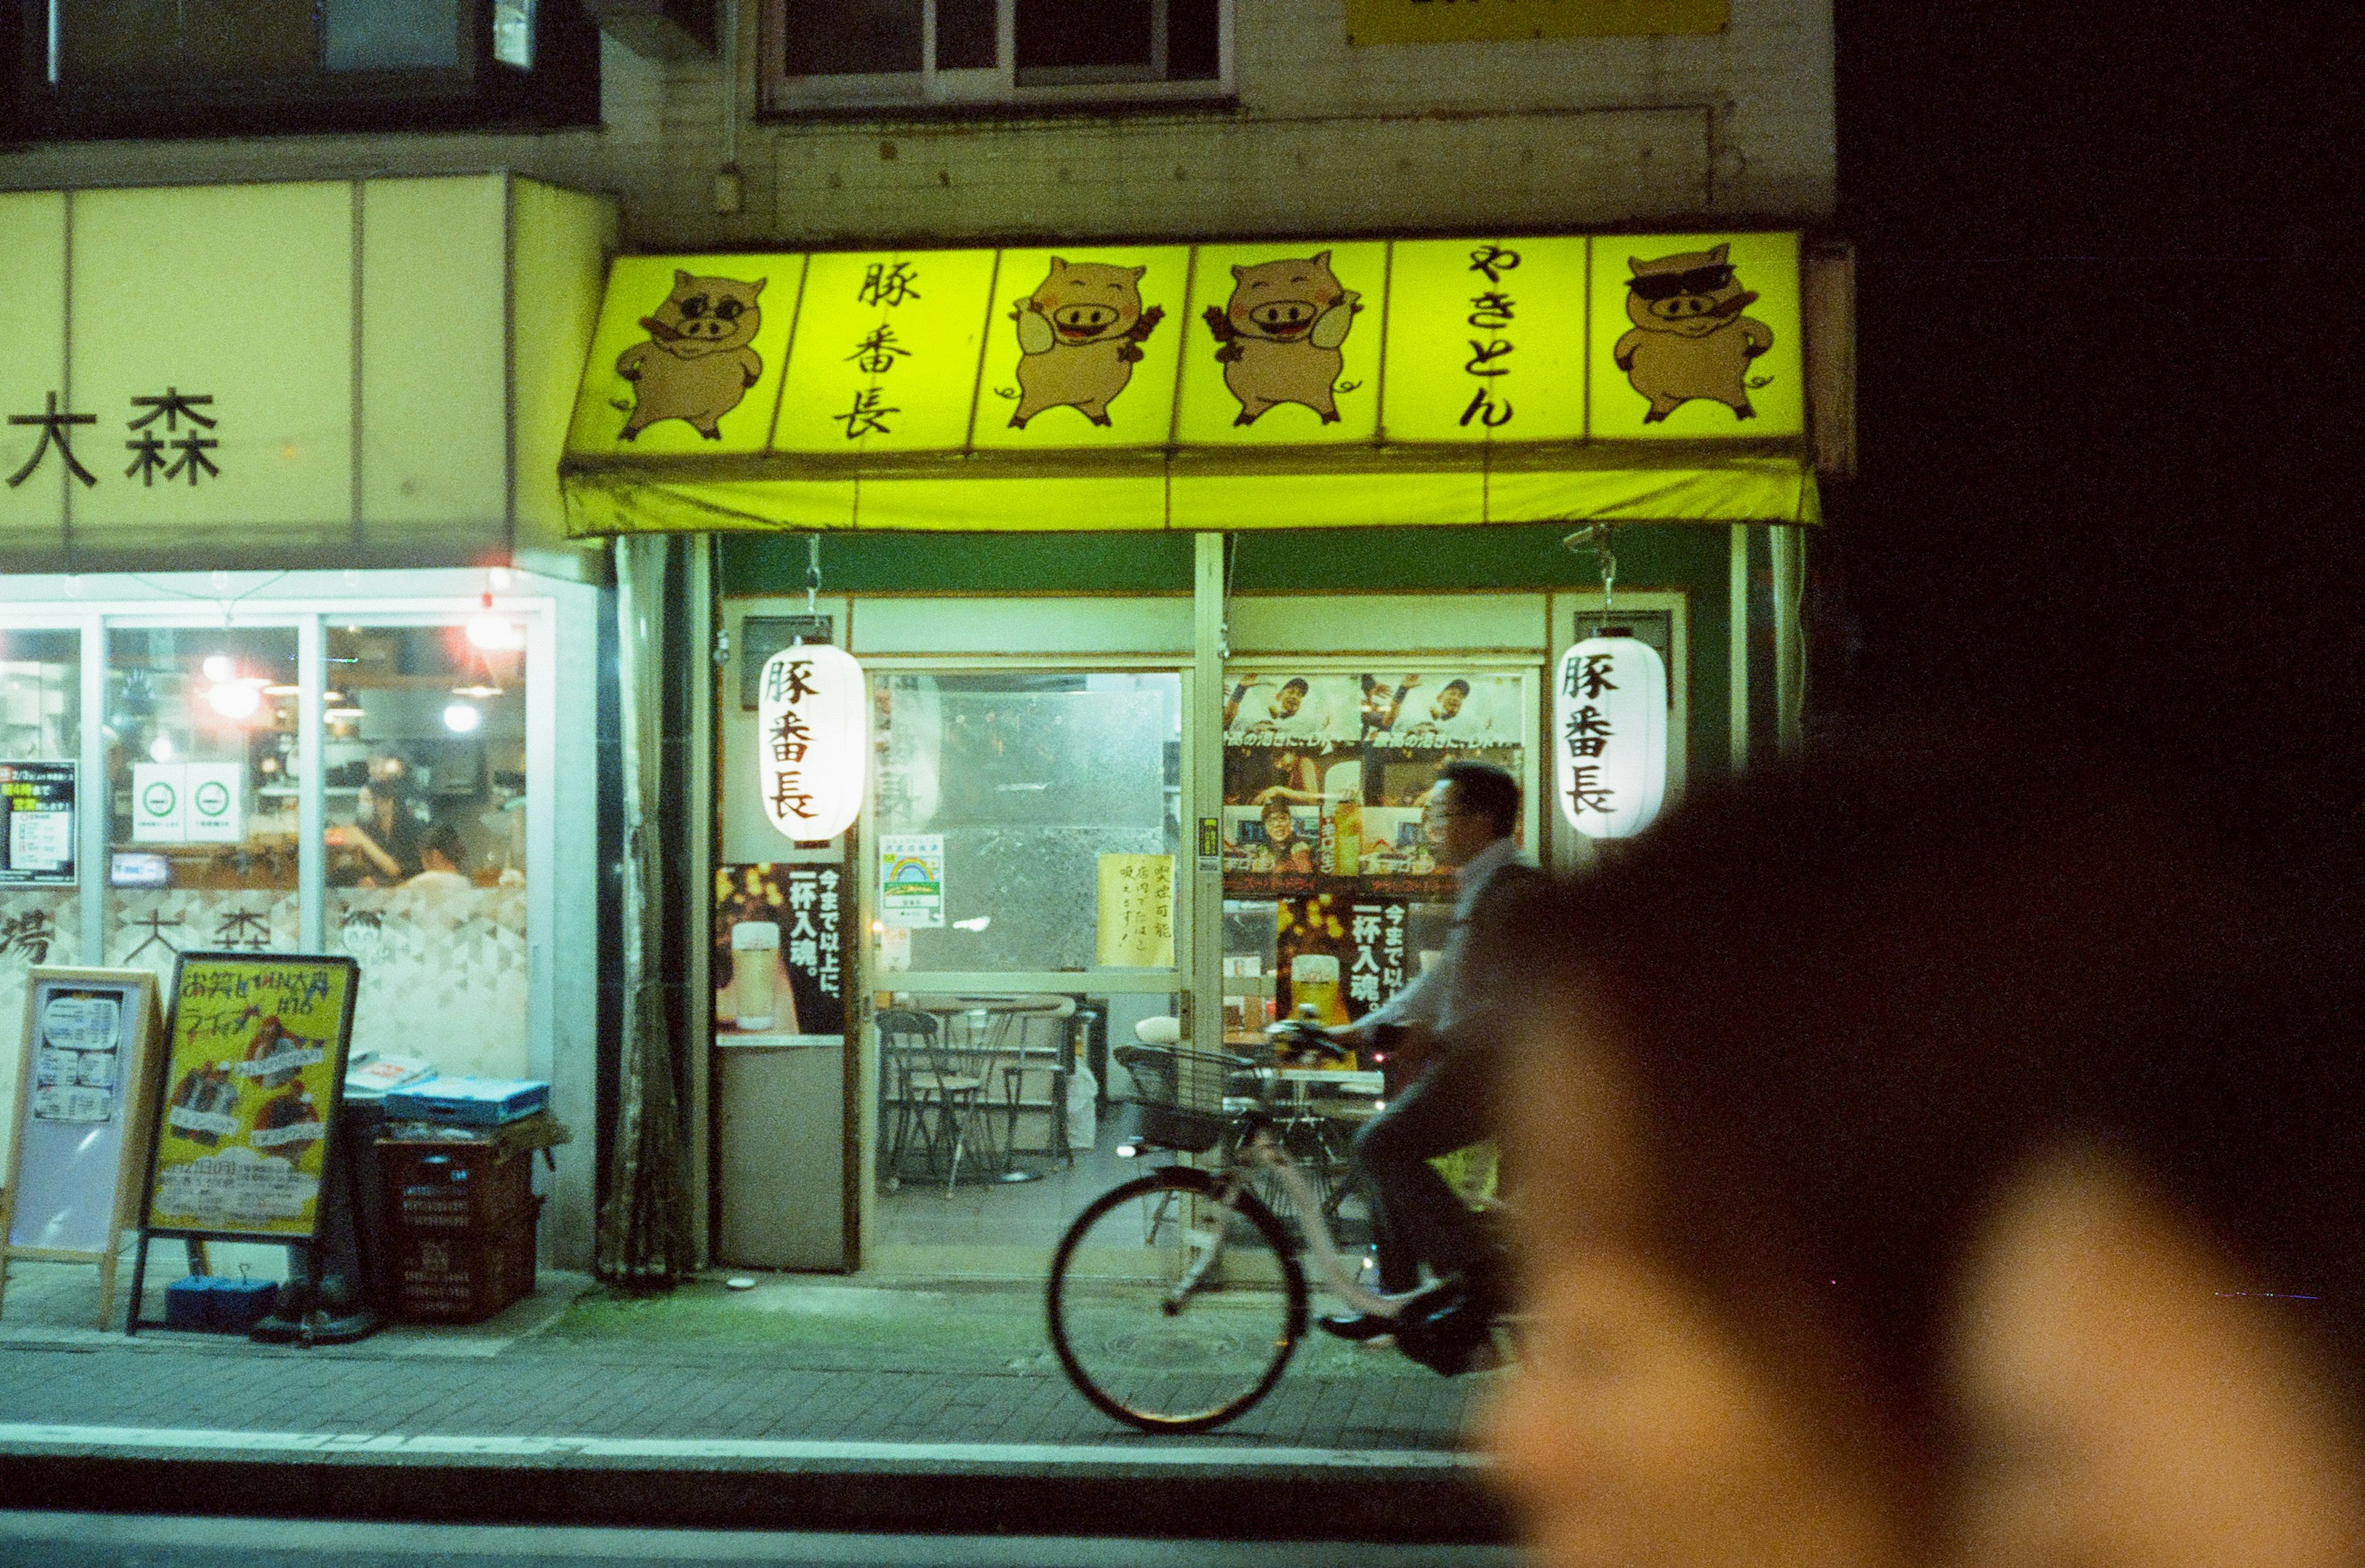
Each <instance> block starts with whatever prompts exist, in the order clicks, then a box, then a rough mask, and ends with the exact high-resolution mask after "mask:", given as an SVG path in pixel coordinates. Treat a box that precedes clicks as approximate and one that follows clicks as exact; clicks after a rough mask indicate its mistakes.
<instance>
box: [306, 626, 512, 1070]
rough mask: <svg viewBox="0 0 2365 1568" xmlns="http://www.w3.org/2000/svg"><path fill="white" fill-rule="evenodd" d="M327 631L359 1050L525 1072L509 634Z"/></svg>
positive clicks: (337, 849) (342, 894)
mask: <svg viewBox="0 0 2365 1568" xmlns="http://www.w3.org/2000/svg"><path fill="white" fill-rule="evenodd" d="M498 620H499V618H493V619H492V620H488V621H487V622H484V623H482V624H478V623H475V622H472V623H471V624H469V625H466V626H456V625H455V626H371V625H366V624H353V625H331V626H330V627H328V628H327V635H326V639H325V644H326V650H327V655H328V678H329V680H330V682H331V686H330V689H329V690H328V691H327V692H325V693H324V694H323V697H322V710H321V712H322V719H323V732H322V738H321V747H320V770H321V777H322V780H323V789H322V835H323V838H324V840H325V844H326V857H327V866H328V873H327V874H328V883H329V887H328V902H327V909H326V926H327V931H328V940H329V946H330V947H331V950H332V951H342V952H346V953H350V954H352V955H353V957H354V958H358V959H359V960H360V961H361V964H362V969H363V973H364V976H365V977H366V980H365V983H364V985H363V987H362V993H361V1002H360V1005H359V1007H358V1008H357V1009H356V1010H355V1013H354V1017H353V1048H354V1049H355V1050H356V1051H362V1050H371V1051H376V1052H379V1053H381V1054H392V1055H401V1056H410V1057H417V1058H421V1059H423V1060H425V1061H427V1062H429V1063H430V1064H431V1065H432V1066H434V1067H435V1068H436V1069H438V1070H441V1071H443V1072H450V1073H460V1074H473V1075H476V1076H481V1077H489V1078H520V1077H523V1076H525V1071H526V1066H527V1062H526V1046H525V1008H526V980H527V968H526V935H525V924H526V902H525V887H526V880H525V865H526V857H525V851H526V815H525V813H526V797H525V789H526V761H525V684H524V683H525V655H524V653H523V652H522V649H521V646H519V645H518V644H521V642H522V637H521V628H519V627H518V626H517V625H516V624H515V623H513V622H499V624H495V623H494V622H496V621H498Z"/></svg>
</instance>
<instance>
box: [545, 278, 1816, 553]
mask: <svg viewBox="0 0 2365 1568" xmlns="http://www.w3.org/2000/svg"><path fill="white" fill-rule="evenodd" d="M1799 335H1800V334H1799V237H1798V236H1797V235H1795V234H1783V233H1770V234H1769V233H1749V232H1726V233H1705V234H1673V235H1669V234H1660V235H1633V236H1627V235H1620V236H1611V237H1598V236H1597V237H1592V238H1587V237H1585V236H1571V235H1563V236H1544V237H1522V236H1519V235H1495V236H1478V237H1473V238H1467V239H1433V240H1430V239H1424V240H1398V241H1384V240H1358V241H1319V240H1313V241H1286V242H1266V243H1259V244H1239V243H1231V244H1219V245H1201V246H1195V247H1194V246H1187V245H1100V246H1069V245H1047V246H1037V247H1026V248H1020V249H1012V250H1007V251H999V252H997V251H984V250H978V251H896V252H826V253H815V254H812V255H773V256H744V255H743V256H724V255H706V256H679V257H667V256H656V257H633V258H627V259H625V260H622V261H619V262H618V263H616V264H615V270H614V273H613V274H612V276H611V281H610V285H609V291H608V298H607V303H606V306H605V308H604V309H603V311H602V314H601V318H600V325H599V329H598V334H597V338H596V341H595V342H594V343H593V345H592V348H591V351H590V357H589V364H588V369H587V372H586V375H585V379H584V383H583V387H582V391H581V394H580V397H579V398H578V400H577V406H576V410H575V416H574V421H573V426H572V429H571V432H570V439H569V442H568V453H569V454H570V456H572V457H575V458H577V459H586V458H598V459H611V460H612V459H617V458H633V457H638V456H641V455H643V454H648V455H653V456H658V457H670V456H682V455H704V454H718V455H738V456H750V457H759V456H760V457H769V458H772V459H775V460H776V461H775V463H774V464H773V465H771V466H770V468H769V470H768V473H769V475H770V478H769V480H768V482H772V483H777V484H784V485H792V486H794V485H801V486H805V487H807V488H808V489H811V488H812V487H815V486H818V487H822V489H821V490H815V491H814V492H813V498H812V504H813V506H814V507H816V508H818V509H820V510H823V511H829V512H833V513H834V511H835V510H836V509H837V508H838V506H839V505H840V502H841V500H842V499H844V498H840V497H839V496H838V495H837V493H836V490H835V488H833V487H841V486H843V485H844V484H846V483H847V482H849V479H848V476H850V475H851V474H853V473H859V472H863V471H865V470H864V460H866V459H870V458H887V459H893V458H897V457H899V456H902V455H903V454H914V455H916V454H967V455H969V456H971V457H973V458H979V459H985V458H991V459H992V463H993V465H997V466H993V467H989V466H985V465H980V466H977V467H974V468H965V469H963V470H961V471H959V472H955V471H952V470H942V471H938V470H929V471H927V472H899V473H898V476H897V481H898V484H899V486H900V487H901V489H900V490H899V493H898V495H899V499H898V501H897V503H896V510H894V512H893V513H892V515H895V516H897V517H899V518H901V519H902V520H903V521H902V522H901V523H899V524H898V526H905V527H914V528H941V529H947V530H958V529H963V528H975V527H1013V526H1026V527H1030V528H1056V527H1099V528H1107V527H1133V526H1145V525H1148V524H1146V523H1145V521H1144V520H1145V518H1146V517H1156V518H1163V517H1166V516H1168V514H1169V513H1170V512H1171V510H1173V509H1174V508H1176V507H1178V506H1180V505H1181V504H1182V503H1181V501H1180V499H1179V496H1180V493H1181V492H1180V491H1178V490H1175V489H1173V488H1171V487H1169V486H1168V485H1166V484H1165V483H1164V482H1163V481H1161V480H1160V479H1159V478H1158V477H1157V476H1156V475H1155V473H1154V472H1152V471H1151V470H1150V469H1149V467H1148V466H1146V465H1150V464H1154V463H1155V462H1157V461H1158V459H1159V454H1179V453H1192V454H1208V455H1210V456H1215V455H1218V454H1226V453H1236V454H1245V453H1248V452H1264V451H1268V450H1276V449H1287V448H1310V449H1327V450H1328V451H1329V452H1331V453H1332V454H1335V455H1334V456H1332V457H1325V458H1322V459H1321V461H1322V462H1324V463H1326V464H1333V465H1335V464H1338V463H1340V462H1344V461H1346V454H1345V449H1349V448H1353V447H1359V446H1360V447H1363V448H1367V449H1374V450H1376V449H1379V448H1384V447H1388V446H1404V447H1410V446H1423V447H1429V448H1433V449H1452V448H1465V449H1473V450H1475V449H1480V448H1483V449H1485V450H1486V451H1488V452H1490V453H1491V452H1496V451H1501V450H1504V449H1507V448H1511V447H1520V448H1527V449H1530V450H1536V451H1541V450H1542V449H1545V448H1549V447H1552V446H1555V445H1573V444H1576V443H1581V442H1653V443H1659V442H1667V441H1676V442H1683V441H1698V440H1718V441H1721V440H1739V441H1746V442H1753V443H1756V444H1758V445H1760V446H1763V445H1764V444H1765V443H1766V442H1796V441H1797V440H1799V438H1801V437H1802V436H1803V435H1804V433H1805V429H1806V414H1805V386H1804V376H1803V373H1802V365H1803V359H1802V354H1801V345H1800V342H1799ZM684 343H687V344H688V345H689V347H688V348H687V349H685V348H684V346H683V345H684ZM1092 453H1097V454H1102V456H1101V458H1099V459H1097V460H1095V462H1096V463H1097V466H1093V465H1087V466H1086V467H1084V468H1082V469H1075V470H1070V471H1066V472H1064V473H1063V471H1062V469H1061V468H1060V467H1059V466H1058V465H1059V461H1060V459H1061V458H1062V457H1063V455H1068V454H1092ZM1030 459H1033V460H1040V461H1036V462H1032V463H1030V462H1029V461H1028V460H1030ZM1313 460H1314V456H1313V454H1311V453H1309V454H1306V456H1305V457H1304V458H1303V459H1301V466H1302V465H1303V463H1306V462H1311V461H1313ZM1717 460H1718V461H1722V460H1723V459H1721V458H1719V459H1717ZM1524 461H1526V462H1527V463H1528V465H1529V466H1530V467H1532V466H1533V465H1534V464H1535V462H1536V460H1535V459H1528V460H1524ZM1589 461H1590V462H1592V463H1593V464H1594V465H1598V464H1599V460H1598V459H1595V460H1589ZM1650 461H1652V462H1653V463H1656V462H1659V461H1661V460H1660V459H1658V458H1653V459H1651V460H1650ZM1490 462H1491V460H1490ZM1129 463H1130V464H1132V465H1134V466H1132V467H1128V466H1127V465H1128V464H1129ZM584 466H586V467H588V466H592V465H588V464H587V465H584ZM906 466H907V467H908V465H906ZM1019 472H1024V473H1026V475H1027V476H1028V477H1029V480H1030V483H1032V484H1036V485H1048V484H1052V483H1054V482H1055V481H1059V480H1061V479H1064V478H1074V479H1077V480H1080V481H1081V480H1083V479H1087V478H1089V479H1090V480H1091V481H1092V483H1093V486H1094V488H1093V492H1092V493H1093V497H1094V500H1093V510H1088V511H1083V512H1076V513H1072V514H1071V513H1070V512H1067V511H1062V510H1057V509H1052V510H1044V509H1043V508H1041V507H1039V506H1037V504H1036V503H1037V501H1040V500H1041V498H1043V497H1046V496H1048V495H1049V494H1051V492H1050V491H1048V490H1042V491H1038V492H1037V493H1036V501H1029V502H1027V503H1026V505H1025V507H1024V508H1023V509H1022V510H1024V511H1025V513H1026V515H1025V516H1024V517H1023V518H1012V517H1005V516H1002V515H1000V514H999V513H998V512H996V505H990V504H988V503H987V502H986V501H985V500H984V499H983V498H982V497H981V495H980V494H979V492H978V491H977V488H976V486H977V484H978V481H980V480H981V479H984V478H987V477H991V476H994V475H995V474H997V473H1009V474H1014V473H1019ZM1242 473H1243V471H1242V470H1239V469H1237V468H1231V469H1227V468H1226V467H1225V466H1224V465H1220V464H1217V465H1210V466H1208V467H1206V468H1205V469H1204V470H1203V471H1202V472H1201V474H1200V475H1199V476H1197V478H1196V479H1194V484H1195V485H1196V487H1197V490H1196V492H1195V493H1212V492H1207V491H1206V489H1205V487H1206V486H1207V485H1209V484H1216V483H1219V482H1223V481H1225V480H1226V476H1227V474H1232V475H1239V474H1242ZM1281 477H1282V475H1281V474H1279V473H1272V474H1265V475H1261V476H1253V477H1249V476H1243V477H1242V478H1241V480H1240V482H1241V483H1243V484H1246V485H1248V486H1250V487H1251V488H1252V489H1255V490H1256V491H1257V493H1258V494H1261V495H1264V496H1267V497H1268V498H1271V497H1274V496H1277V495H1279V494H1280V493H1281V492H1280V491H1279V490H1276V489H1275V488H1273V486H1274V482H1275V481H1276V480H1277V479H1279V478H1281ZM1342 477H1343V476H1341V475H1337V474H1334V475H1332V476H1330V477H1329V478H1328V479H1326V480H1325V481H1324V483H1325V484H1328V485H1329V486H1331V487H1333V489H1334V490H1335V487H1336V486H1337V485H1338V483H1339V480H1340V479H1341V478H1342ZM1385 483H1391V484H1392V483H1395V481H1394V480H1389V481H1385ZM1511 483H1512V481H1511V480H1510V479H1509V477H1508V474H1498V475H1497V476H1496V478H1495V479H1494V480H1493V481H1490V482H1489V483H1487V484H1485V485H1484V486H1481V487H1479V489H1478V492H1477V493H1478V494H1479V497H1480V501H1479V504H1480V505H1481V506H1482V507H1485V508H1488V509H1492V508H1494V507H1495V506H1496V505H1497V503H1498V502H1500V501H1501V500H1502V499H1503V498H1505V497H1508V495H1510V494H1511V491H1510V489H1508V488H1507V486H1508V485H1510V484H1511ZM823 490H825V491H827V492H828V493H827V494H826V495H824V494H823V493H822V491H823ZM799 493H800V494H802V493H803V492H799ZM1459 496H1460V490H1459V488H1458V487H1457V488H1454V490H1453V495H1452V496H1450V497H1449V496H1445V495H1443V494H1440V498H1439V499H1438V501H1437V503H1436V504H1437V507H1438V508H1440V509H1442V510H1444V511H1446V512H1455V511H1458V510H1460V509H1461V508H1462V506H1463V501H1462V500H1461V499H1460V498H1459ZM873 502H874V504H875V505H877V506H880V507H882V508H883V507H884V506H885V505H886V504H887V503H886V499H885V497H884V496H883V495H880V496H877V497H874V498H873ZM583 504H585V503H584V501H583V499H582V495H581V492H580V489H579V487H578V499H577V505H578V508H579V507H580V506H581V505H583ZM846 504H852V503H851V502H850V501H848V502H847V503H846ZM997 504H998V503H997ZM1520 504H1525V503H1520ZM1536 504H1538V505H1542V504H1543V503H1541V502H1538V503H1536ZM802 505H803V503H801V502H800V503H799V507H798V508H791V509H790V510H791V511H792V512H793V511H797V510H799V508H801V506H802ZM1002 510H1007V509H1006V508H1005V509H1002ZM1383 510H1386V509H1383ZM989 513H993V514H994V515H992V516H989V515H988V514H989ZM878 515H880V516H884V515H888V513H886V512H885V511H880V513H879V514H878ZM1440 520H1441V519H1440ZM775 521H785V522H787V523H793V521H795V518H794V517H793V516H785V515H784V520H775ZM739 525H740V524H738V523H735V522H734V521H732V520H731V519H730V518H729V517H727V516H723V515H720V514H718V516H717V519H716V521H715V522H714V524H713V526H721V527H730V526H739Z"/></svg>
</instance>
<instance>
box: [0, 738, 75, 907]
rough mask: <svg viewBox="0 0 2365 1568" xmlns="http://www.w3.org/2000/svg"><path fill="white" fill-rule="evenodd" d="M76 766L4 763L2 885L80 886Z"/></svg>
mask: <svg viewBox="0 0 2365 1568" xmlns="http://www.w3.org/2000/svg"><path fill="white" fill-rule="evenodd" d="M74 778H75V765H74V764H73V763H71V762H0V887H11V888H23V887H48V888H70V887H73V885H74Z"/></svg>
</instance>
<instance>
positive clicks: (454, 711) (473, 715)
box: [443, 702, 485, 735]
mask: <svg viewBox="0 0 2365 1568" xmlns="http://www.w3.org/2000/svg"><path fill="white" fill-rule="evenodd" d="M484 722H485V711H484V710H483V709H481V708H479V707H477V706H476V704H475V703H473V702H454V703H453V704H452V705H451V706H450V707H449V708H446V709H444V710H443V727H444V728H445V729H447V730H449V731H451V732H452V733H453V734H455V735H472V734H476V729H477V727H478V726H479V725H481V724H482V723H484Z"/></svg>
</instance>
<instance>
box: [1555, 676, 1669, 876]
mask: <svg viewBox="0 0 2365 1568" xmlns="http://www.w3.org/2000/svg"><path fill="white" fill-rule="evenodd" d="M1552 689H1553V693H1554V695H1553V699H1552V757H1553V765H1552V783H1553V792H1554V793H1556V794H1557V795H1559V797H1560V809H1561V814H1562V815H1563V816H1564V817H1566V818H1567V819H1568V822H1569V825H1570V826H1572V827H1574V828H1575V829H1576V831H1577V832H1579V833H1581V834H1585V835H1586V837H1588V838H1631V837H1632V836H1633V835H1634V834H1638V833H1640V832H1642V830H1643V829H1644V828H1646V827H1648V826H1650V825H1651V823H1652V820H1653V818H1655V817H1656V816H1657V815H1658V814H1659V804H1660V801H1662V800H1663V799H1664V797H1665V794H1666V788H1667V666H1666V665H1665V663H1664V661H1662V660H1661V659H1660V657H1659V652H1658V650H1657V649H1656V648H1653V647H1652V646H1651V645H1650V644H1648V643H1644V642H1642V641H1640V640H1638V639H1636V638H1633V637H1587V638H1586V640H1585V641H1584V642H1581V643H1579V644H1576V645H1575V646H1574V647H1572V648H1570V649H1569V651H1568V652H1566V653H1565V654H1563V655H1561V659H1560V669H1559V671H1558V672H1557V673H1556V675H1555V677H1554V679H1553V682H1552Z"/></svg>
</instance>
